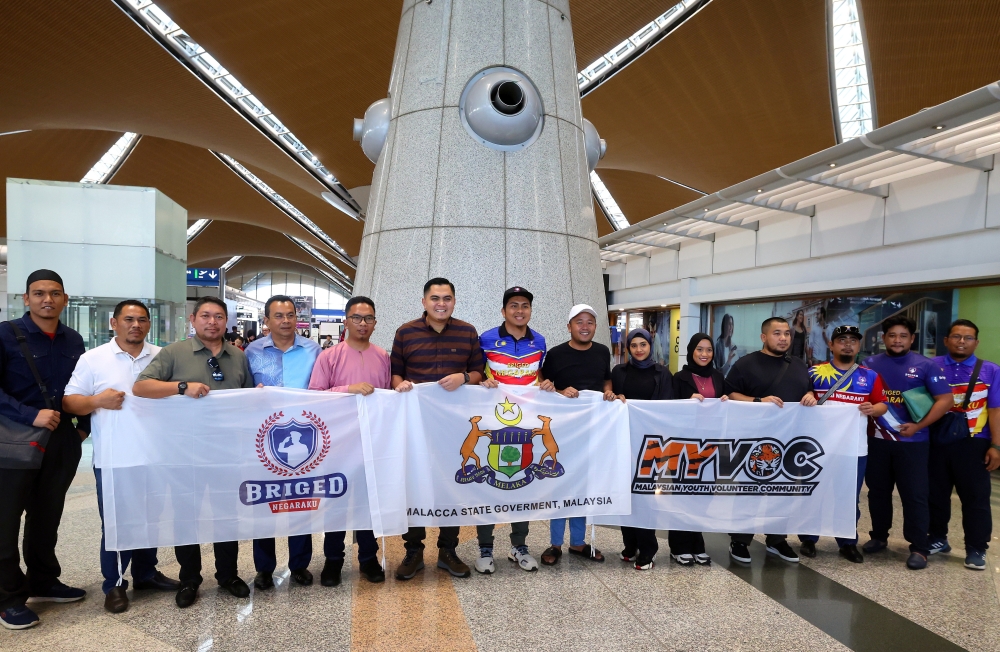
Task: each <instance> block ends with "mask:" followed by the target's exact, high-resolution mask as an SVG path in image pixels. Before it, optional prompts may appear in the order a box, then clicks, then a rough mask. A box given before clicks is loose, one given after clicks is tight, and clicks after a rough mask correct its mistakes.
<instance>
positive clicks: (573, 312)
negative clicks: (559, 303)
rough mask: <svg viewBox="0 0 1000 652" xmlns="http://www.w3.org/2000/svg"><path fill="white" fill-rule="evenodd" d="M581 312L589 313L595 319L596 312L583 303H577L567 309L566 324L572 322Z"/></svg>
mask: <svg viewBox="0 0 1000 652" xmlns="http://www.w3.org/2000/svg"><path fill="white" fill-rule="evenodd" d="M581 312H589V313H590V314H592V315H593V316H594V319H597V312H596V311H595V310H594V309H593V308H591V307H590V306H588V305H587V304H585V303H578V304H576V305H575V306H573V307H572V308H570V309H569V319H567V320H566V322H567V323H569V322H571V321H573V318H574V317H576V316H577V315H579V314H580V313H581Z"/></svg>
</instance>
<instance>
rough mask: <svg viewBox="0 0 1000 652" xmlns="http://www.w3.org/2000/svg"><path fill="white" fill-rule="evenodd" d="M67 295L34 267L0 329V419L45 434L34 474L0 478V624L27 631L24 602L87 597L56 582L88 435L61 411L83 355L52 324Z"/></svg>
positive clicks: (14, 472) (29, 620) (85, 420)
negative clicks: (21, 311) (69, 501)
mask: <svg viewBox="0 0 1000 652" xmlns="http://www.w3.org/2000/svg"><path fill="white" fill-rule="evenodd" d="M67 299H68V297H67V296H66V293H65V291H64V290H63V283H62V279H61V278H60V277H59V275H58V274H56V273H55V272H53V271H50V270H47V269H40V270H37V271H35V272H32V273H31V275H30V276H28V281H27V289H26V291H25V293H24V305H25V306H26V307H27V308H28V312H27V314H26V315H25V316H23V317H21V318H20V319H14V320H12V321H11V322H10V323H3V324H0V348H2V351H0V414H2V415H3V416H5V417H7V418H8V419H10V420H12V421H15V422H17V423H22V424H25V425H33V426H35V427H38V428H48V429H49V430H51V431H52V435H51V436H50V437H49V441H48V444H47V445H46V446H45V454H44V456H43V457H42V466H41V468H39V469H3V470H2V472H0V496H3V500H0V624H2V625H3V626H4V627H6V628H8V629H27V628H28V627H33V626H35V625H37V624H38V623H39V619H38V616H37V615H35V613H34V612H33V611H32V610H31V609H29V608H28V607H27V606H26V604H25V599H27V602H29V603H33V602H75V601H77V600H82V599H83V598H84V596H86V594H87V592H86V591H84V590H83V589H77V588H72V587H69V586H66V585H65V584H63V583H62V582H60V581H59V575H60V573H61V572H62V570H61V569H60V567H59V560H58V559H56V534H57V532H58V530H59V521H60V520H61V519H62V512H63V505H64V503H65V502H66V491H67V490H68V489H69V485H70V483H72V482H73V477H74V476H75V475H76V467H77V465H78V464H79V462H80V455H81V447H80V445H81V443H82V442H83V440H84V439H86V438H87V434H88V433H89V432H90V419H89V417H80V418H79V420H78V424H79V430H78V429H77V428H75V427H74V426H73V417H74V415H72V414H69V413H67V412H63V411H62V397H63V391H64V390H65V388H66V384H67V383H68V382H69V379H70V376H71V375H72V374H73V368H74V367H76V361H77V360H78V359H79V358H80V356H81V355H83V353H84V350H85V349H84V345H83V338H82V337H80V334H79V333H77V332H76V331H75V330H73V329H71V328H67V327H66V326H65V325H63V324H62V323H61V322H60V321H59V315H60V314H62V311H63V308H65V307H66V302H67ZM12 324H14V325H16V327H17V328H18V329H19V330H20V332H21V333H23V335H24V337H25V339H26V342H27V345H28V349H29V350H30V351H31V353H32V356H33V358H34V363H35V366H36V367H37V369H38V373H39V375H40V376H41V380H42V382H43V383H44V385H45V390H46V393H47V394H48V396H49V397H50V398H51V399H52V405H51V407H50V406H49V405H46V399H45V396H44V395H43V391H42V389H41V388H40V387H39V386H38V382H37V381H36V380H35V375H34V373H33V372H32V370H31V367H30V365H29V364H28V361H27V360H26V359H25V357H24V356H23V355H22V353H21V348H20V344H19V342H18V339H17V336H16V335H15V331H14V328H13V327H12ZM22 514H26V516H25V523H24V563H25V566H27V568H28V575H27V577H26V576H25V574H24V573H23V572H22V571H21V564H20V557H19V554H18V547H17V539H18V535H19V533H20V529H21V515H22Z"/></svg>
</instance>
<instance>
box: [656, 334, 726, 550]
mask: <svg viewBox="0 0 1000 652" xmlns="http://www.w3.org/2000/svg"><path fill="white" fill-rule="evenodd" d="M714 354H715V352H714V351H713V349H712V338H711V337H709V336H708V335H706V334H705V333H696V334H695V335H694V337H692V338H691V341H690V342H688V346H687V364H685V365H684V368H683V369H681V370H680V371H678V372H677V373H676V374H674V379H673V382H674V398H675V399H678V400H681V399H686V398H693V399H697V400H699V401H704V400H705V399H706V398H717V399H720V400H723V401H725V400H728V397H727V396H726V394H725V389H724V388H725V384H726V380H725V378H723V376H722V372H720V371H719V370H718V369H716V368H715V365H714V364H713V357H714ZM667 542H668V543H669V544H670V557H671V558H673V560H674V561H676V562H677V563H678V564H680V565H681V566H690V565H691V564H702V565H706V566H707V565H708V564H711V563H712V558H711V557H709V556H708V555H707V554H706V553H705V538H704V537H703V536H702V535H701V532H685V531H682V530H670V532H669V533H668V535H667Z"/></svg>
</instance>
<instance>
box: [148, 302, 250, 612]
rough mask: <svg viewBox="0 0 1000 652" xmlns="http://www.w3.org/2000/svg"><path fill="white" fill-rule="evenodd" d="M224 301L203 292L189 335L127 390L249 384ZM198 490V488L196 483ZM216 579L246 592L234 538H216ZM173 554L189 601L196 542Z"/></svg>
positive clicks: (197, 393) (200, 392) (156, 393)
mask: <svg viewBox="0 0 1000 652" xmlns="http://www.w3.org/2000/svg"><path fill="white" fill-rule="evenodd" d="M228 316H229V311H228V309H227V308H226V302H225V301H223V300H222V299H220V298H218V297H202V298H200V299H198V302H197V303H196V304H194V311H193V312H192V313H191V315H190V316H189V319H190V320H191V326H192V327H193V328H194V337H192V338H190V339H187V340H181V341H180V342H174V343H173V344H170V345H168V346H166V347H164V348H163V349H161V350H160V352H159V353H158V354H157V355H156V357H155V358H153V361H152V362H150V363H149V366H148V367H146V369H145V371H143V372H142V373H141V374H139V378H138V379H137V380H136V383H135V385H133V386H132V393H133V394H135V395H136V396H141V397H143V398H167V397H168V396H176V395H178V394H179V395H182V396H186V397H188V398H192V399H199V398H202V397H205V396H207V395H208V393H209V392H210V391H213V390H217V389H239V388H241V387H253V386H254V381H253V374H252V373H251V372H250V365H249V363H248V362H247V356H246V354H245V353H243V351H240V350H239V348H237V347H235V346H233V345H232V344H231V343H229V342H227V341H225V334H226V320H227V319H228ZM195 490H196V491H197V488H195ZM214 548H215V579H216V580H218V582H219V586H220V587H221V588H223V589H225V590H226V591H228V592H229V593H231V594H232V595H234V596H236V597H237V598H245V597H247V596H249V595H250V587H248V586H247V584H246V582H244V581H243V580H242V579H240V577H239V576H238V575H237V568H236V559H237V554H238V553H239V543H238V542H237V541H225V542H221V543H215V546H214ZM174 554H175V555H176V556H177V561H178V562H179V563H180V565H181V572H180V580H181V587H180V589H178V591H177V596H176V601H177V606H178V607H180V608H181V609H184V608H186V607H190V606H191V605H192V604H194V601H195V600H196V599H197V597H198V586H199V585H201V582H202V577H201V546H199V545H198V544H196V543H195V544H190V545H186V546H176V547H175V548H174Z"/></svg>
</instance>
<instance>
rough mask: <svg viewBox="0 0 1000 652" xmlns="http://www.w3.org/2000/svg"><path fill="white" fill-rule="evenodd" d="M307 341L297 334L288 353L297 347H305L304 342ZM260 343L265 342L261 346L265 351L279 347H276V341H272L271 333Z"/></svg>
mask: <svg viewBox="0 0 1000 652" xmlns="http://www.w3.org/2000/svg"><path fill="white" fill-rule="evenodd" d="M305 339H306V338H304V337H302V336H301V335H299V334H298V333H296V334H295V339H294V340H292V345H291V346H290V347H288V351H291V350H292V349H294V348H295V347H297V346H298V347H301V346H304V344H303V342H304V341H305ZM260 341H262V342H263V344H261V346H262V347H264V348H265V349H267V348H272V349H273V348H277V347H275V346H274V340H273V339H271V334H270V333H268V334H267V336H266V337H264V338H262V339H261V340H260ZM285 353H287V351H285Z"/></svg>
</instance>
